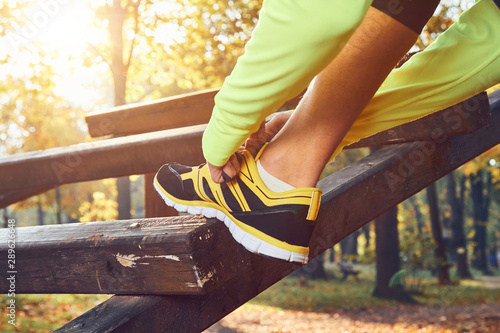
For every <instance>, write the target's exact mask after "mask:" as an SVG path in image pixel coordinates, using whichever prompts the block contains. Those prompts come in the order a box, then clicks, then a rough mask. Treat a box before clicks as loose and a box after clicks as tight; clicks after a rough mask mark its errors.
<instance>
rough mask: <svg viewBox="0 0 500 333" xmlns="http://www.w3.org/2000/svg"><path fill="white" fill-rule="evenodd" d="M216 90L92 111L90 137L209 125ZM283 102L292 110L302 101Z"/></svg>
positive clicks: (217, 90) (88, 116)
mask: <svg viewBox="0 0 500 333" xmlns="http://www.w3.org/2000/svg"><path fill="white" fill-rule="evenodd" d="M217 92H219V88H217V89H211V90H205V91H201V92H195V93H189V94H184V95H179V96H174V97H168V98H162V99H159V100H155V101H153V102H146V103H137V104H131V105H126V106H121V107H116V108H113V109H111V110H109V111H107V112H93V113H90V114H88V115H87V116H86V117H85V120H86V121H87V125H88V129H89V134H90V136H91V137H101V136H106V135H113V136H125V135H132V134H141V133H148V132H154V131H160V130H166V129H172V128H179V127H186V126H192V125H199V124H205V123H208V121H209V120H210V116H211V115H212V109H213V107H214V97H215V95H216V94H217ZM303 94H304V92H303V93H301V94H300V95H298V96H297V97H295V98H293V99H291V100H290V101H288V102H286V103H285V104H284V105H283V106H282V107H281V109H286V110H289V109H292V108H294V107H296V106H297V104H298V103H299V101H300V99H301V98H302V95H303Z"/></svg>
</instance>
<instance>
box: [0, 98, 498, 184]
mask: <svg viewBox="0 0 500 333" xmlns="http://www.w3.org/2000/svg"><path fill="white" fill-rule="evenodd" d="M487 119H489V109H488V102H487V97H486V95H484V94H480V95H478V96H476V97H473V98H472V99H469V100H467V101H465V102H463V103H460V104H458V105H457V106H454V107H452V108H449V109H446V110H443V111H439V112H437V113H435V114H433V115H430V116H427V117H424V118H422V119H419V120H416V121H414V122H412V123H410V124H406V125H402V126H399V127H396V128H394V129H391V130H389V131H385V132H382V133H379V134H377V135H375V136H373V137H370V138H367V139H363V140H361V141H360V142H358V143H356V144H354V145H351V146H350V147H352V148H354V147H365V146H373V145H384V144H387V143H401V142H409V141H415V140H424V139H425V140H431V139H432V135H433V130H432V129H433V128H436V127H437V128H441V129H442V131H443V132H444V133H446V134H447V135H449V136H452V135H459V134H464V133H470V132H472V131H474V130H476V129H478V128H480V127H481V126H483V125H484V124H485V122H486V120H487ZM204 128H205V125H197V126H192V127H186V128H180V129H173V130H165V131H159V132H154V133H146V134H139V135H134V136H130V137H122V138H115V139H109V140H103V141H97V142H91V143H82V144H79V145H73V146H68V147H64V148H53V149H48V150H44V151H37V152H31V153H25V154H18V155H13V156H8V157H3V158H0V174H2V175H5V176H4V177H2V178H0V191H1V192H2V193H8V192H19V191H21V192H24V190H25V189H31V188H32V187H40V186H47V187H53V186H57V185H61V184H67V183H75V182H82V181H88V180H97V179H103V178H110V177H122V176H128V175H132V174H145V173H150V172H155V171H156V170H157V169H158V168H159V167H160V166H161V165H162V164H164V163H166V162H171V161H177V162H180V163H184V164H191V165H195V164H199V163H201V162H202V161H203V157H202V152H201V136H202V133H203V130H204ZM414 129H417V130H414ZM33 165H36V166H37V167H36V168H33V167H32V166H33ZM29 191H31V190H29ZM29 191H28V192H29Z"/></svg>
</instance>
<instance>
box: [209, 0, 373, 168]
mask: <svg viewBox="0 0 500 333" xmlns="http://www.w3.org/2000/svg"><path fill="white" fill-rule="evenodd" d="M370 4H371V0H265V1H264V3H263V7H262V11H261V14H260V19H259V23H258V24H257V27H256V28H255V30H254V32H253V35H252V38H251V40H250V41H249V42H248V44H247V45H246V47H245V54H244V55H243V56H241V57H240V58H239V59H238V62H237V64H236V66H235V68H234V70H233V72H232V73H231V75H230V76H229V77H228V78H226V80H225V82H224V84H223V86H222V89H221V91H220V92H219V93H218V94H217V96H216V97H215V105H216V106H215V108H214V110H213V113H212V117H211V119H210V122H209V125H208V127H207V130H206V131H205V134H204V136H203V152H204V155H205V158H206V159H207V160H208V161H209V162H210V163H212V164H214V165H219V166H220V165H224V163H225V162H226V161H227V160H228V158H229V157H230V156H231V155H232V154H233V153H234V152H235V151H236V150H237V149H238V148H239V147H240V146H241V145H242V144H243V143H244V141H245V140H246V138H248V136H249V135H250V134H251V133H253V132H255V131H257V129H258V128H259V125H260V123H261V122H262V121H263V120H264V119H265V118H266V117H267V116H268V115H269V114H271V113H273V112H275V111H276V110H277V109H278V108H279V107H280V106H281V105H282V104H283V103H284V102H285V101H286V100H288V99H290V98H293V97H295V96H296V95H297V94H299V93H300V92H301V91H302V90H304V89H305V88H307V86H308V85H309V83H310V81H311V80H312V79H313V78H314V76H316V74H318V73H319V72H320V71H321V70H322V69H323V68H325V67H326V66H327V65H328V64H329V63H330V62H331V61H332V60H333V58H334V57H335V56H336V55H337V54H338V53H339V52H340V50H341V49H342V47H343V46H344V45H345V43H346V42H347V41H348V39H349V38H350V36H351V35H352V33H353V32H354V31H355V29H356V28H357V27H358V26H359V24H361V21H362V20H363V18H364V16H365V15H366V12H367V11H368V8H369V7H370Z"/></svg>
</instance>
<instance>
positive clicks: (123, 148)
mask: <svg viewBox="0 0 500 333" xmlns="http://www.w3.org/2000/svg"><path fill="white" fill-rule="evenodd" d="M204 129H205V125H200V126H193V127H187V128H181V129H174V130H166V131H161V132H154V133H147V134H139V135H135V136H129V137H122V138H115V139H108V140H102V141H96V142H89V143H82V144H77V145H72V146H68V147H63V148H53V149H47V150H43V151H36V152H31V153H24V154H18V155H12V156H7V157H2V158H0V174H1V175H2V177H1V178H0V192H2V193H3V192H12V191H20V190H24V189H30V188H33V187H40V186H53V185H61V184H68V183H76V182H83V181H88V180H97V179H104V178H111V177H122V176H129V175H136V174H145V173H151V172H156V171H157V170H158V169H159V168H160V167H161V166H162V165H163V164H164V163H167V162H174V161H175V162H179V163H183V164H187V165H197V164H200V163H201V162H203V161H204V159H203V154H202V151H201V136H202V134H203V130H204ZM34 166H36V167H34Z"/></svg>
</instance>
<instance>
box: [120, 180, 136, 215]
mask: <svg viewBox="0 0 500 333" xmlns="http://www.w3.org/2000/svg"><path fill="white" fill-rule="evenodd" d="M116 187H117V189H118V220H128V219H131V218H132V215H131V214H130V210H131V200H130V178H129V177H121V178H118V179H117V180H116Z"/></svg>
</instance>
